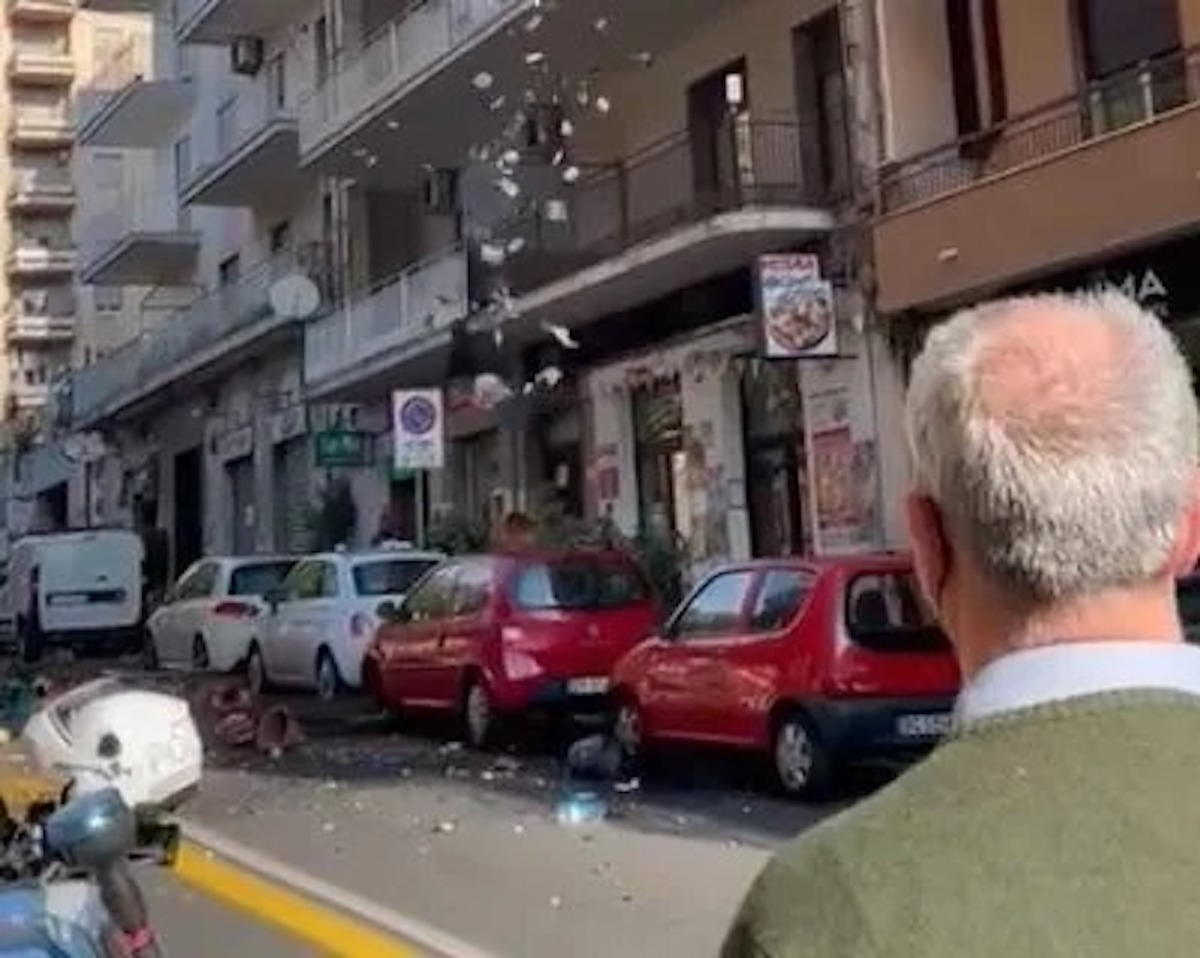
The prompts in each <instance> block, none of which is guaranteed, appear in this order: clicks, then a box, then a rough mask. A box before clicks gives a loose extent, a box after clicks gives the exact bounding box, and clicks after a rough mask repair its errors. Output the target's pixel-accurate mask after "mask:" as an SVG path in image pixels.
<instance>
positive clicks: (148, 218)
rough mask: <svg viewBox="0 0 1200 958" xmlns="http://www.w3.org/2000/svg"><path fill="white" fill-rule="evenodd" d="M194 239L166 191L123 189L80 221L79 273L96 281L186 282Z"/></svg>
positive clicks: (195, 251) (195, 256) (192, 267)
mask: <svg viewBox="0 0 1200 958" xmlns="http://www.w3.org/2000/svg"><path fill="white" fill-rule="evenodd" d="M200 242H201V235H200V232H199V231H198V230H195V229H193V228H192V225H191V222H190V220H189V218H188V216H187V214H186V212H183V213H181V212H180V211H179V207H178V205H177V203H176V199H175V196H174V194H173V193H172V192H168V191H156V190H146V191H141V190H136V189H132V190H127V191H124V192H122V193H119V194H117V195H115V196H113V197H112V198H111V199H110V201H109V203H108V204H107V205H106V206H104V207H103V208H102V209H100V210H97V211H96V212H95V213H93V214H92V215H91V216H89V217H88V218H87V220H86V222H85V223H84V225H83V229H82V231H81V237H80V247H81V249H80V253H81V255H80V261H81V262H80V275H79V278H80V280H81V281H82V282H84V283H94V284H98V285H102V286H186V285H188V284H189V283H190V282H191V281H192V277H193V275H194V274H195V271H196V264H197V262H198V260H199V256H200Z"/></svg>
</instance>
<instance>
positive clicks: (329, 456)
mask: <svg viewBox="0 0 1200 958" xmlns="http://www.w3.org/2000/svg"><path fill="white" fill-rule="evenodd" d="M372 438H373V437H372V436H371V434H370V433H366V432H355V431H353V430H349V429H327V430H325V431H324V432H319V433H317V434H316V435H315V436H314V448H315V450H316V458H317V467H318V468H320V469H357V468H361V467H362V466H368V465H370V464H371V440H372Z"/></svg>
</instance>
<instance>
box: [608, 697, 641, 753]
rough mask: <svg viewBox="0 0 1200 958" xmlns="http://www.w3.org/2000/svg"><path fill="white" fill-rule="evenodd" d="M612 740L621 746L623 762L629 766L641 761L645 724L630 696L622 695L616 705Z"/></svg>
mask: <svg viewBox="0 0 1200 958" xmlns="http://www.w3.org/2000/svg"><path fill="white" fill-rule="evenodd" d="M613 738H614V739H616V741H617V744H618V745H619V746H621V752H622V754H623V755H624V757H625V760H626V761H627V762H629V763H631V764H636V763H638V762H640V761H641V759H642V757H643V755H644V754H645V750H646V740H645V724H644V722H643V721H642V709H641V706H639V705H638V702H637V699H635V698H634V697H633V696H632V695H623V696H621V698H620V700H619V701H618V703H617V712H616V715H615V716H614V718H613Z"/></svg>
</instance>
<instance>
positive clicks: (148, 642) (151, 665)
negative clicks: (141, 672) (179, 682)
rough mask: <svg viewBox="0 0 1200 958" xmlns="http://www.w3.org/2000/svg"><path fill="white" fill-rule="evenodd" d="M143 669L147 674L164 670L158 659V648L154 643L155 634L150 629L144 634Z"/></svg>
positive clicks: (145, 630)
mask: <svg viewBox="0 0 1200 958" xmlns="http://www.w3.org/2000/svg"><path fill="white" fill-rule="evenodd" d="M142 668H144V669H145V670H146V671H147V672H157V671H158V670H159V669H160V668H162V661H161V660H160V659H159V657H158V646H157V645H156V644H155V642H154V633H153V632H151V631H150V630H149V629H144V630H143V632H142Z"/></svg>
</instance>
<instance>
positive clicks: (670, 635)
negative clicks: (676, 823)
mask: <svg viewBox="0 0 1200 958" xmlns="http://www.w3.org/2000/svg"><path fill="white" fill-rule="evenodd" d="M958 688H959V673H958V667H957V664H956V662H955V659H954V656H953V654H952V651H951V649H950V646H949V644H948V642H947V640H946V638H945V636H944V635H943V634H942V633H941V631H940V630H939V629H938V628H937V626H936V625H934V624H933V622H932V620H931V618H930V617H929V615H928V613H927V611H926V607H925V605H924V604H923V603H922V601H921V600H920V598H919V593H918V590H917V585H916V581H915V578H914V576H913V573H912V566H911V563H910V562H909V560H908V559H906V558H904V557H901V556H896V555H878V556H854V557H848V558H840V559H825V560H804V559H778V560H762V561H757V562H753V563H750V564H747V565H739V566H730V567H725V568H722V569H720V570H719V571H717V572H715V573H714V574H712V575H711V576H709V577H708V578H707V579H705V580H704V581H703V582H701V583H700V584H699V585H698V586H697V587H696V588H695V589H694V590H692V592H691V594H690V595H689V596H688V597H687V598H686V599H684V601H683V602H682V603H681V604H680V606H679V608H678V609H676V611H675V613H674V614H673V615H672V616H671V618H670V619H669V620H668V622H667V624H666V626H665V628H664V629H663V632H662V634H661V635H660V636H658V637H655V638H653V639H651V640H649V641H647V642H645V643H644V644H642V645H640V646H638V648H636V649H634V650H633V651H632V652H630V653H629V654H628V655H627V656H625V658H624V659H622V660H621V661H620V662H619V663H618V664H617V666H616V668H615V670H614V673H613V698H614V702H615V707H616V718H615V722H616V730H615V731H616V736H617V738H618V740H619V741H620V742H621V743H622V745H623V746H624V747H625V749H626V751H627V752H628V753H629V754H630V755H637V754H638V753H639V752H640V751H641V750H642V749H643V748H645V747H646V746H647V745H650V744H654V743H666V742H671V741H674V742H689V743H697V744H713V745H720V746H734V747H737V748H744V749H751V750H761V751H764V752H769V753H770V755H771V756H772V760H773V768H774V771H775V773H776V776H777V778H778V780H779V783H780V785H781V786H782V787H783V789H784V790H785V791H786V792H788V793H789V794H791V795H793V796H796V797H799V798H815V797H819V796H820V795H821V794H823V793H825V792H826V791H827V789H828V788H829V787H830V786H831V784H832V783H833V780H834V778H835V776H836V773H837V771H838V770H839V768H841V767H842V766H843V765H844V764H845V763H849V762H853V761H855V760H862V759H875V758H886V757H892V756H895V757H905V756H915V755H919V754H921V753H923V752H925V751H928V750H929V749H930V748H932V747H933V745H934V744H936V742H937V741H938V740H939V739H940V738H941V737H942V735H944V734H945V732H947V731H948V729H949V728H950V724H951V713H952V709H953V703H954V698H955V696H956V695H957V692H958Z"/></svg>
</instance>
